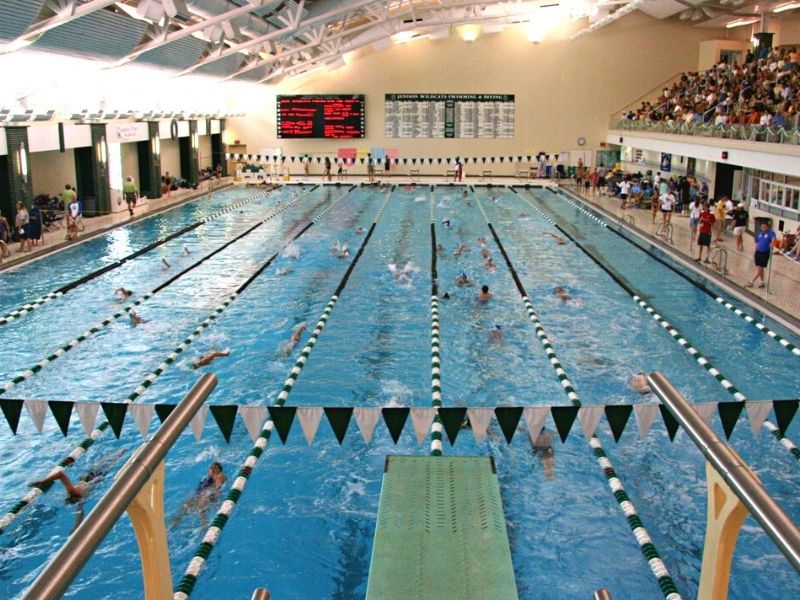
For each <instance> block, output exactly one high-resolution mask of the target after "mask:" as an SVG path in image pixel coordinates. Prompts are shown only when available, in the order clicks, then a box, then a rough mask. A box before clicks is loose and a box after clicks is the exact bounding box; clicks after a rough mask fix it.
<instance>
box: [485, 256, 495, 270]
mask: <svg viewBox="0 0 800 600" xmlns="http://www.w3.org/2000/svg"><path fill="white" fill-rule="evenodd" d="M483 266H484V267H485V268H487V269H489V270H490V271H494V270H495V269H496V268H497V265H496V264H494V261H492V257H491V256H489V257H488V258H487V259H486V260H485V261H484V262H483Z"/></svg>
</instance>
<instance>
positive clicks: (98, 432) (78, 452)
mask: <svg viewBox="0 0 800 600" xmlns="http://www.w3.org/2000/svg"><path fill="white" fill-rule="evenodd" d="M351 189H352V188H351ZM345 195H346V194H345ZM342 198H344V195H343V196H341V197H339V198H337V199H336V200H335V201H334V202H333V203H331V204H330V205H329V206H328V207H326V208H325V209H324V210H323V211H322V212H320V213H319V214H318V215H317V216H316V217H315V218H314V219H313V220H312V222H311V223H309V224H308V225H307V226H306V227H305V228H304V229H303V230H301V231H300V232H299V233H298V234H296V235H295V236H294V237H293V238H292V240H290V241H289V242H287V243H285V244H283V246H282V247H281V249H280V250H279V251H278V252H276V253H275V254H273V255H272V257H270V259H269V260H268V261H267V262H266V263H264V265H262V266H261V267H260V268H259V269H258V270H257V271H256V272H255V273H254V274H253V275H251V276H250V277H249V278H248V279H247V280H246V281H245V283H244V284H242V285H241V286H240V287H239V289H238V290H237V291H236V292H234V293H233V294H231V295H230V296H228V297H227V298H226V299H225V301H224V302H223V303H222V304H220V305H219V306H218V307H217V308H216V309H214V311H213V312H212V313H211V314H210V315H209V316H208V317H207V318H206V319H205V320H204V321H203V322H202V323H200V324H199V325H198V326H197V327H196V328H195V329H194V331H192V333H191V334H189V335H188V336H187V337H186V338H185V339H184V340H183V341H182V342H181V343H180V344H178V346H176V347H175V349H174V350H173V351H172V352H170V353H169V354H168V355H167V357H166V358H165V359H164V360H163V361H162V362H161V364H159V365H158V367H156V369H154V370H153V371H152V372H150V373H149V374H148V375H147V376H146V377H145V378H144V380H143V381H142V382H141V383H140V384H139V385H138V386H137V387H136V389H135V390H133V392H131V393H130V394H129V395H128V396H127V397H126V399H125V402H126V403H128V404H130V403H133V402H135V401H136V400H137V399H138V398H139V397H140V396H141V395H142V394H144V393H145V392H146V391H147V390H148V389H149V388H150V387H151V386H152V385H153V383H155V381H156V380H157V379H158V378H159V377H160V376H161V375H162V374H163V373H164V372H165V371H166V370H167V369H168V368H169V367H170V366H171V365H173V364H174V363H175V361H176V360H177V358H178V357H179V356H180V354H181V353H183V352H184V351H185V350H186V349H187V348H188V347H189V346H190V345H191V344H192V342H193V341H194V339H195V338H196V337H197V336H198V335H200V334H201V333H202V332H203V331H204V330H205V329H207V328H208V327H210V326H211V324H212V323H213V322H214V321H215V320H217V319H218V318H219V316H220V315H221V314H222V313H223V312H224V311H225V310H226V309H227V308H228V306H230V305H231V303H232V302H233V301H234V300H235V299H236V298H237V297H239V296H240V295H241V293H242V292H243V291H244V290H245V288H246V287H247V286H248V285H250V283H252V281H254V279H255V277H256V276H257V275H258V274H260V273H261V272H263V271H264V269H265V268H266V267H267V266H268V265H269V264H271V263H272V262H273V261H274V259H275V258H276V257H277V256H278V254H279V253H280V252H281V251H282V250H283V249H284V248H285V247H286V246H288V245H289V244H290V243H292V242H293V241H294V240H296V239H297V238H298V237H299V236H300V235H302V233H303V232H304V231H306V230H307V229H308V228H309V227H311V225H313V224H314V223H316V222H318V221H319V220H320V219H321V218H322V217H323V216H324V215H325V214H326V213H327V212H328V211H330V210H331V209H332V208H333V207H334V206H335V205H336V204H338V203H339V202H340V201H341V199H342ZM109 426H110V424H109V422H108V421H105V420H104V421H103V422H102V423H100V425H98V426H97V427H96V428H95V429H94V430H93V431H92V432H91V433H90V434H89V436H88V437H86V438H85V439H84V440H83V441H82V442H81V443H80V444H79V445H78V446H77V447H76V448H75V449H73V450H72V452H70V453H69V454H68V455H67V456H66V457H65V458H64V459H62V460H61V461H60V462H59V463H58V465H57V466H56V467H55V468H54V469H52V470H51V471H50V474H54V473H57V472H59V471H63V470H64V469H66V467H69V466H71V465H72V464H74V463H75V461H76V460H78V459H79V458H80V457H81V456H82V455H83V454H84V453H85V452H86V450H88V449H89V447H91V446H92V445H93V444H94V443H95V441H97V439H98V438H100V436H102V435H103V433H104V432H105V431H106V430H107V429H108V428H109ZM52 485H53V484H52V482H51V483H46V484H43V485H41V486H36V487H34V488H32V489H31V490H30V491H29V492H28V493H27V494H26V495H25V496H24V497H23V498H22V499H21V500H20V501H18V502H17V503H16V504H14V506H12V507H11V509H10V510H9V511H8V512H7V513H6V514H5V515H4V516H3V517H2V518H0V533H2V532H3V531H4V530H5V529H6V528H7V527H8V525H10V524H11V523H12V522H13V521H14V520H15V519H16V518H17V516H18V515H19V513H20V512H22V510H23V509H24V508H25V507H27V506H29V505H30V504H32V503H33V502H35V501H36V499H37V498H38V497H39V496H41V495H42V494H43V493H44V492H46V491H48V490H49V489H50V488H51V487H52Z"/></svg>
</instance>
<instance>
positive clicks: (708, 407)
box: [692, 402, 717, 427]
mask: <svg viewBox="0 0 800 600" xmlns="http://www.w3.org/2000/svg"><path fill="white" fill-rule="evenodd" d="M692 408H694V412H696V413H697V414H698V415H699V416H700V418H701V419H703V421H705V423H706V425H708V426H709V427H711V417H713V416H714V413H715V412H717V403H716V402H702V403H700V404H693V405H692Z"/></svg>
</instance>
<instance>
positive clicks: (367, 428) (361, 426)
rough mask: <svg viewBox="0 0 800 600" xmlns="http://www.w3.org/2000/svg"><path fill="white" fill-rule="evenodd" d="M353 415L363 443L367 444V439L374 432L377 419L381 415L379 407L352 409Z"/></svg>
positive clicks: (369, 438) (370, 437)
mask: <svg viewBox="0 0 800 600" xmlns="http://www.w3.org/2000/svg"><path fill="white" fill-rule="evenodd" d="M353 416H354V417H355V418H356V423H357V424H358V430H359V431H360V432H361V437H363V438H364V442H365V443H367V444H369V441H370V440H371V439H372V434H373V433H375V426H376V425H377V424H378V419H379V418H380V416H381V409H380V408H356V409H353Z"/></svg>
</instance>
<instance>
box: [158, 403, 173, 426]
mask: <svg viewBox="0 0 800 600" xmlns="http://www.w3.org/2000/svg"><path fill="white" fill-rule="evenodd" d="M175 406H176V405H175V404H156V414H157V415H158V420H159V421H161V422H162V423H163V422H164V421H166V420H167V417H168V416H169V415H170V414H171V413H172V411H173V410H175Z"/></svg>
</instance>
